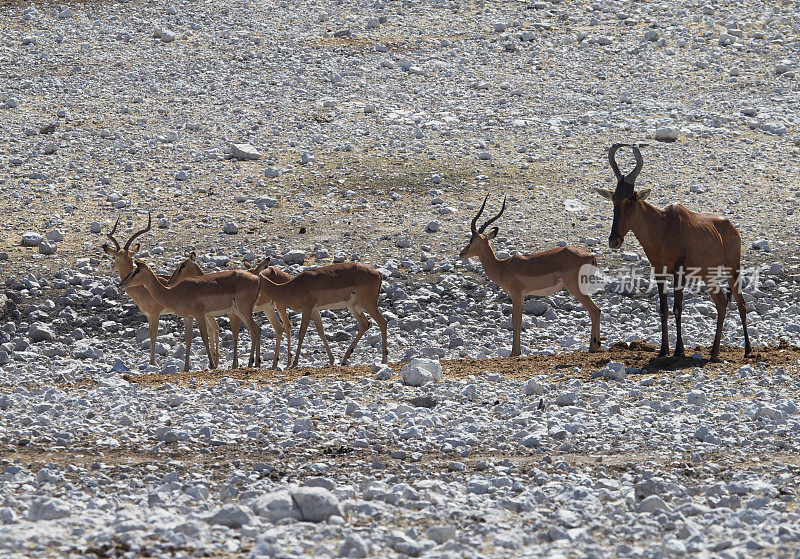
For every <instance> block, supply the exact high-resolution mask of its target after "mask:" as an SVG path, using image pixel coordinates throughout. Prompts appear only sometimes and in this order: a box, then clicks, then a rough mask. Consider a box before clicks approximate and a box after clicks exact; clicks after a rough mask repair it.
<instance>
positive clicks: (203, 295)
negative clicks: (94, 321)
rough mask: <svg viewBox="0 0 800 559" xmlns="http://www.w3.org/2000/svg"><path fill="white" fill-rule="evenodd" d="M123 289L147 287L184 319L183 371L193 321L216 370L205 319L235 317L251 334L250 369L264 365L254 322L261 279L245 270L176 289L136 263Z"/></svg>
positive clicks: (215, 275)
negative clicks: (184, 349)
mask: <svg viewBox="0 0 800 559" xmlns="http://www.w3.org/2000/svg"><path fill="white" fill-rule="evenodd" d="M120 285H121V286H122V287H125V288H127V287H129V286H137V285H141V286H144V287H145V288H146V289H147V291H149V292H150V295H152V297H153V299H155V300H156V301H157V302H158V303H159V304H160V305H162V306H164V307H165V308H169V309H171V310H172V312H173V313H175V314H176V315H178V316H180V317H181V318H183V320H184V323H185V326H186V356H185V363H184V369H183V370H184V371H188V370H189V355H190V350H191V344H192V334H193V328H192V321H193V320H196V321H197V326H198V328H199V329H200V336H201V337H202V338H203V343H204V344H205V347H206V353H207V354H208V365H209V368H212V369H213V368H216V366H217V361H216V358H215V356H214V355H213V353H212V352H211V347H210V343H209V335H208V329H207V326H206V316H207V315H212V316H217V315H221V314H228V313H231V312H232V313H235V314H236V315H237V316H238V317H239V318H240V319H241V320H243V321H244V323H245V324H246V325H247V329H248V330H249V331H250V337H251V345H250V361H249V365H250V366H251V367H252V366H253V364H254V363H255V366H256V367H258V366H260V364H261V347H260V345H261V344H260V342H261V329H260V328H259V327H258V326H257V325H256V323H255V321H254V320H253V306H254V305H255V303H256V300H257V299H258V287H259V279H258V276H255V275H253V274H251V273H249V272H245V271H243V270H227V271H224V272H215V273H211V274H205V275H202V276H197V277H192V278H186V279H184V280H183V281H181V282H180V283H178V284H176V285H174V286H173V287H168V286H167V285H166V283H165V282H164V281H163V280H161V279H160V278H158V277H157V276H156V275H155V274H154V273H153V270H151V269H150V267H149V266H148V265H147V264H146V263H145V262H144V261H142V260H138V259H137V260H136V267H135V268H134V269H133V271H131V273H130V274H128V275H127V276H126V277H125V278H124V279H123V280H122V282H120Z"/></svg>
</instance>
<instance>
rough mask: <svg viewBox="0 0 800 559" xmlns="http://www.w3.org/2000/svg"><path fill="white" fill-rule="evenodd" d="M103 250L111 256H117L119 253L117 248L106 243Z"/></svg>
mask: <svg viewBox="0 0 800 559" xmlns="http://www.w3.org/2000/svg"><path fill="white" fill-rule="evenodd" d="M103 250H104V251H105V253H106V254H107V255H109V256H115V255H116V254H117V250H116V249H115V248H114V247H112V246H111V245H109V244H104V245H103Z"/></svg>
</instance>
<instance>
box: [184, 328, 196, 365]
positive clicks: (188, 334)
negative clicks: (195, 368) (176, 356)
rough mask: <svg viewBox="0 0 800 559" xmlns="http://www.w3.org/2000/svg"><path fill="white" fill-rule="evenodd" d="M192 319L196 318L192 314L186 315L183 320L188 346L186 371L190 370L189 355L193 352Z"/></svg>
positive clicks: (185, 342)
mask: <svg viewBox="0 0 800 559" xmlns="http://www.w3.org/2000/svg"><path fill="white" fill-rule="evenodd" d="M192 320H194V319H193V318H192V317H191V316H187V317H184V319H183V322H184V325H185V326H186V337H185V339H184V345H185V346H186V356H185V361H184V363H183V371H184V372H185V373H188V372H189V355H190V354H191V353H192V334H193V333H194V332H193V328H192Z"/></svg>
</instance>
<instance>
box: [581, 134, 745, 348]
mask: <svg viewBox="0 0 800 559" xmlns="http://www.w3.org/2000/svg"><path fill="white" fill-rule="evenodd" d="M629 145H630V144H614V145H612V146H611V148H610V149H609V151H608V162H609V163H610V165H611V169H612V170H613V171H614V175H615V176H616V178H617V187H616V189H615V190H613V191H611V190H607V189H604V188H595V190H596V191H597V192H598V193H599V194H600V195H601V196H603V197H604V198H607V199H609V200H611V201H612V202H613V203H614V221H613V222H612V224H611V234H610V235H609V237H608V246H610V247H611V248H612V249H618V248H619V247H621V246H622V243H623V241H624V239H625V235H626V234H627V233H628V231H633V234H634V235H635V236H636V238H637V239H638V240H639V243H640V244H641V245H642V248H643V249H644V252H645V254H646V255H647V258H648V260H650V264H651V265H652V266H653V269H654V271H655V276H656V284H657V286H658V300H659V314H660V315H661V351H660V352H659V356H660V357H664V356H666V355H667V354H668V353H669V336H668V332H667V295H666V293H665V290H666V282H667V278H668V277H669V276H672V277H673V281H674V284H675V285H674V290H675V296H674V306H673V312H674V314H675V330H676V333H677V341H676V344H675V355H676V356H678V357H680V356H683V355H684V347H683V337H682V335H681V312H682V310H683V291H684V288H685V287H686V280H687V278H691V277H696V278H697V279H702V280H703V281H704V282H705V283H706V286H707V287H708V291H709V292H710V293H711V298H712V299H713V301H714V304H715V305H716V307H717V332H716V335H715V336H714V346H713V347H712V348H711V359H712V360H714V359H717V358H718V356H719V346H720V340H721V339H722V326H723V324H724V322H725V313H726V311H727V309H728V303H729V302H730V299H731V295H733V297H734V298H735V299H736V305H737V306H738V307H739V316H740V317H741V319H742V328H743V329H744V354H745V355H746V356H747V355H749V354H750V351H751V348H750V337H749V336H748V334H747V309H746V308H745V303H744V298H743V297H742V289H741V281H740V280H741V278H740V276H741V256H742V238H741V236H740V235H739V231H737V229H736V227H734V226H733V225H732V224H731V222H730V221H728V220H727V219H725V218H723V217H719V216H717V215H714V214H710V213H697V212H691V211H689V210H687V209H686V208H685V207H683V206H682V205H681V204H671V205H669V206H667V207H666V208H664V209H663V210H659V209H658V208H656V207H654V206H652V205H651V204H649V203H648V202H645V201H644V200H645V198H646V197H647V195H648V194H649V193H650V190H649V189H648V190H640V191H638V192H637V191H636V190H635V188H634V184H635V181H636V177H637V176H639V172H640V171H641V170H642V165H643V159H642V154H641V151H640V150H639V146H638V145H632V146H630V147H632V149H633V155H634V157H635V158H636V166H635V167H634V168H633V170H632V171H631V172H630V173H628V174H627V175H623V174H622V173H621V172H620V170H619V166H618V165H617V162H616V158H615V156H616V153H617V150H618V149H619V148H621V147H623V146H629ZM726 279H727V281H728V284H729V290H728V291H727V293H725V292H724V286H723V284H724V282H725V280H726Z"/></svg>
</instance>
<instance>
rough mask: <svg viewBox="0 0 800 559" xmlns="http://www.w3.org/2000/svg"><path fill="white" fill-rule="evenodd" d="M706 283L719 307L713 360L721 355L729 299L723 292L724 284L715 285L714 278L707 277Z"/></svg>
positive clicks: (712, 354)
mask: <svg viewBox="0 0 800 559" xmlns="http://www.w3.org/2000/svg"><path fill="white" fill-rule="evenodd" d="M706 285H707V286H708V290H709V292H710V293H711V298H712V299H713V300H714V304H715V305H716V307H717V332H716V334H715V335H714V345H713V346H712V347H711V360H712V361H716V360H717V359H718V357H719V346H720V343H721V341H722V326H723V325H724V324H725V314H726V313H727V311H728V301H729V299H728V297H727V296H726V294H725V293H724V292H723V287H722V284H718V285H714V283H713V279H706Z"/></svg>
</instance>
